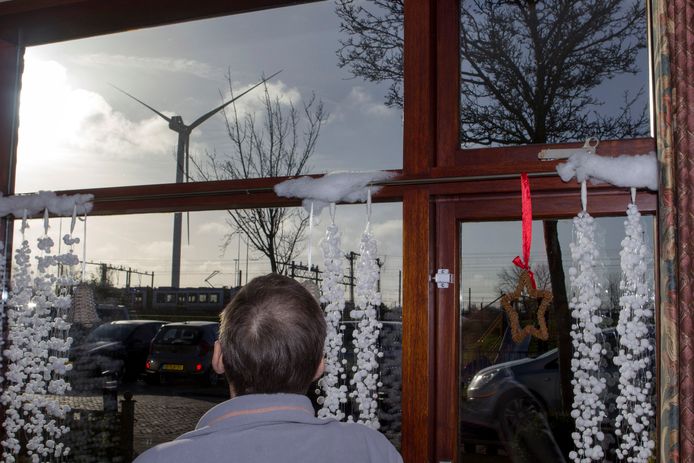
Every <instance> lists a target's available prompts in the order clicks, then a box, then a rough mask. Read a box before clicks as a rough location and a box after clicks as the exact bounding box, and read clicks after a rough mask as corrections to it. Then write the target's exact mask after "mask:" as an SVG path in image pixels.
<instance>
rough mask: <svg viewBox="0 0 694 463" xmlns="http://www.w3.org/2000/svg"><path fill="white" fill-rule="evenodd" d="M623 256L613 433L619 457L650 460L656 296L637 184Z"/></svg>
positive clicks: (642, 461) (641, 462)
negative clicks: (616, 391) (652, 283)
mask: <svg viewBox="0 0 694 463" xmlns="http://www.w3.org/2000/svg"><path fill="white" fill-rule="evenodd" d="M624 228H625V237H624V239H623V240H622V249H621V251H620V253H619V254H620V257H621V259H620V262H621V269H622V279H621V281H620V283H619V287H620V290H621V291H622V295H621V297H620V298H619V305H620V311H619V321H618V322H617V335H618V339H619V348H618V353H617V355H616V356H615V357H614V363H615V365H616V366H617V367H618V368H619V386H618V387H619V396H618V397H617V400H616V404H617V410H618V415H617V417H616V418H615V427H616V428H617V429H616V430H615V434H616V435H617V436H618V438H619V448H617V449H616V453H617V457H618V458H619V459H620V460H622V461H628V462H633V463H646V462H648V461H649V460H650V458H651V456H652V454H653V450H654V449H655V442H654V441H653V439H652V438H651V431H652V429H653V420H654V416H655V411H654V409H653V403H652V400H653V395H652V383H653V378H654V365H653V362H652V358H651V356H652V353H653V342H652V337H653V332H652V330H651V329H649V327H653V326H654V324H655V321H654V319H653V302H652V299H651V297H650V295H651V288H650V287H649V284H648V281H649V279H648V277H647V272H648V265H647V262H648V257H649V256H650V252H649V251H648V249H647V246H646V244H645V242H644V239H643V235H644V233H643V226H642V224H641V213H640V212H639V210H638V207H637V206H636V189H635V188H632V189H631V204H629V206H628V208H627V218H626V220H625V221H624Z"/></svg>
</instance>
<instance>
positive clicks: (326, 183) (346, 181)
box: [275, 171, 395, 214]
mask: <svg viewBox="0 0 694 463" xmlns="http://www.w3.org/2000/svg"><path fill="white" fill-rule="evenodd" d="M394 175H395V174H394V173H392V172H385V171H375V172H335V173H329V174H325V175H324V176H322V177H319V178H313V177H299V178H294V179H290V180H285V181H284V182H282V183H278V184H277V185H275V193H277V195H278V196H283V197H285V198H302V199H303V206H304V208H306V209H307V210H308V208H309V207H310V206H311V203H313V207H314V210H315V213H316V214H320V212H321V211H322V210H323V208H324V207H326V206H327V205H328V204H331V203H338V202H344V203H356V202H364V201H366V199H367V198H366V197H367V190H368V189H369V188H371V192H372V193H375V192H377V191H378V190H379V187H376V186H370V184H371V183H373V182H380V181H383V180H387V179H389V178H391V177H393V176H394Z"/></svg>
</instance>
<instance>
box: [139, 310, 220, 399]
mask: <svg viewBox="0 0 694 463" xmlns="http://www.w3.org/2000/svg"><path fill="white" fill-rule="evenodd" d="M218 335H219V323H216V322H204V321H187V322H178V323H168V324H166V325H164V326H162V327H161V328H160V329H159V332H158V333H157V335H156V337H155V338H154V340H153V341H152V347H151V350H150V354H149V357H148V358H147V362H146V364H145V373H144V375H145V376H144V377H145V381H146V382H147V383H149V384H156V383H159V382H160V381H162V380H168V379H178V378H188V379H190V378H194V379H197V380H199V381H200V382H202V383H203V384H206V385H211V386H214V385H217V384H218V383H219V380H220V379H221V377H220V375H218V374H217V373H216V372H215V371H214V370H213V369H212V352H213V348H214V342H215V341H216V340H217V336H218Z"/></svg>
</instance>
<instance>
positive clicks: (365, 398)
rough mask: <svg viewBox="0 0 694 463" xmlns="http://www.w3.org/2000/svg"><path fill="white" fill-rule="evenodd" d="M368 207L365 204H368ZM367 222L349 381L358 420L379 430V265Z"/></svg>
mask: <svg viewBox="0 0 694 463" xmlns="http://www.w3.org/2000/svg"><path fill="white" fill-rule="evenodd" d="M367 207H368V206H367ZM370 228H371V227H370V224H369V223H367V225H366V229H365V230H364V233H363V234H362V237H361V245H360V250H359V252H360V256H359V260H358V261H357V272H356V274H357V277H358V279H357V282H356V287H355V291H354V294H355V309H354V310H352V312H351V314H350V316H351V317H352V318H354V319H355V320H357V321H358V324H357V327H356V328H355V330H354V333H353V338H354V339H353V341H352V343H353V344H354V353H355V354H356V358H357V365H356V370H355V373H354V375H353V376H352V379H351V381H350V384H351V385H353V386H354V390H353V391H352V392H351V393H350V396H351V397H354V398H355V400H356V402H357V405H358V408H359V419H358V420H357V421H358V422H359V423H363V424H365V425H367V426H369V427H371V428H373V429H378V428H379V427H380V423H379V420H378V400H377V399H378V383H379V374H378V358H379V356H380V354H381V353H380V351H379V348H378V335H379V333H380V329H381V323H380V322H379V321H378V319H377V312H376V311H377V308H378V307H379V306H380V304H381V293H380V292H379V291H378V281H379V272H380V270H379V267H378V261H377V258H378V249H377V244H376V240H375V239H374V237H373V235H372V234H371V230H370Z"/></svg>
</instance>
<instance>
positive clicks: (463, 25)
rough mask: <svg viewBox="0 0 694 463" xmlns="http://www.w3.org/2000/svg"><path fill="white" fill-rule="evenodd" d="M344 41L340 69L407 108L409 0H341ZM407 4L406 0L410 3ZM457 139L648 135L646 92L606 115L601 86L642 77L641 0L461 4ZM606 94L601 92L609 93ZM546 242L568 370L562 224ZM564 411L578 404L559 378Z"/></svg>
mask: <svg viewBox="0 0 694 463" xmlns="http://www.w3.org/2000/svg"><path fill="white" fill-rule="evenodd" d="M336 1H337V4H336V12H337V15H338V16H339V18H340V20H341V29H342V31H343V32H344V33H345V35H346V38H345V39H343V40H342V41H341V42H340V48H339V49H338V50H337V54H338V57H339V59H340V61H339V63H340V66H342V67H345V68H347V69H349V70H350V71H351V73H352V74H353V75H354V76H355V77H362V78H364V79H366V80H369V81H375V82H388V83H390V89H389V93H388V95H387V97H386V104H387V105H391V106H397V107H402V106H403V100H402V79H403V67H402V50H403V48H402V37H403V21H402V19H403V11H404V8H403V6H404V1H405V0H359V1H355V0H336ZM408 1H409V0H408ZM460 11H461V18H460V57H461V60H460V61H461V64H460V81H461V87H460V95H461V96H460V98H461V100H460V101H461V104H460V106H461V110H460V142H461V144H464V145H483V146H485V145H522V144H528V143H554V142H564V141H568V140H582V139H585V138H587V137H590V136H596V137H598V138H600V139H606V138H623V137H634V136H639V135H645V134H647V132H648V118H647V114H646V104H643V107H642V108H636V105H637V103H638V101H639V99H640V97H641V95H642V93H643V89H641V90H639V91H638V92H637V93H636V94H631V95H630V94H629V93H626V92H625V93H624V94H623V103H622V104H621V107H619V108H616V111H615V110H613V109H612V108H610V110H607V111H606V110H603V111H600V109H601V106H602V105H603V104H604V103H603V100H602V99H601V98H600V97H599V96H598V95H599V92H596V90H598V89H599V87H600V86H601V84H603V83H604V82H605V81H607V80H609V79H611V78H613V77H615V76H617V75H623V74H630V73H632V74H633V73H636V72H637V71H638V66H637V63H636V60H637V56H638V53H639V50H641V49H643V48H644V47H645V45H646V30H645V28H646V14H645V8H644V2H643V1H642V0H544V1H539V0H461V7H460ZM603 93H605V92H604V90H603ZM543 226H544V231H545V248H546V251H547V256H548V257H547V258H548V263H549V268H551V272H550V273H551V287H552V292H553V293H554V305H555V308H556V312H557V321H558V332H559V351H560V365H561V368H560V369H561V371H562V372H568V371H570V361H571V341H570V339H569V336H568V332H569V329H570V327H571V317H570V313H569V310H568V302H567V301H568V298H567V294H566V286H565V283H564V272H563V267H562V256H561V248H560V245H559V238H558V233H557V222H556V220H545V221H544V223H543ZM562 397H563V403H564V407H565V410H568V408H569V405H570V404H571V401H572V390H571V384H570V378H569V376H568V374H565V373H563V374H562Z"/></svg>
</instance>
